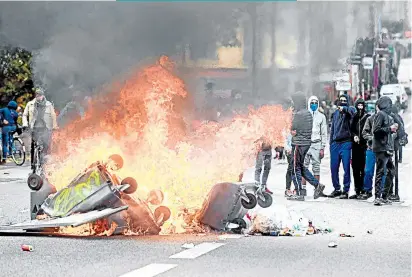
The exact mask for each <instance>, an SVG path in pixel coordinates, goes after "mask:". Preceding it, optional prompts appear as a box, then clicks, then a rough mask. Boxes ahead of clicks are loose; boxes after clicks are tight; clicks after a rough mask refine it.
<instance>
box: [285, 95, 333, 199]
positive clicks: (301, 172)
mask: <svg viewBox="0 0 412 277" xmlns="http://www.w3.org/2000/svg"><path fill="white" fill-rule="evenodd" d="M292 101H293V105H294V115H293V120H292V127H291V134H292V164H293V171H292V181H293V184H294V186H295V189H296V194H295V195H292V196H291V197H288V198H287V199H288V200H297V201H304V200H305V196H304V192H303V191H302V177H303V178H305V180H306V181H307V182H309V184H311V185H312V186H314V187H315V192H314V198H315V199H317V198H319V196H320V195H321V194H322V193H323V190H324V189H325V186H324V185H322V184H320V183H319V181H318V180H316V179H315V177H314V176H313V175H312V173H311V172H310V171H309V169H307V168H306V167H305V166H304V161H305V157H306V153H308V150H309V148H310V144H311V137H312V126H313V117H312V115H311V114H310V111H309V110H308V109H307V108H306V97H305V95H304V94H303V93H296V94H294V95H293V96H292Z"/></svg>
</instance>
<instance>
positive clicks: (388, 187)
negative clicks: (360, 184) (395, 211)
mask: <svg viewBox="0 0 412 277" xmlns="http://www.w3.org/2000/svg"><path fill="white" fill-rule="evenodd" d="M390 116H391V117H392V118H393V120H394V122H395V123H396V124H398V130H397V131H396V133H395V135H394V136H393V138H394V140H393V147H394V153H395V155H396V154H397V153H399V154H400V153H401V152H400V151H401V147H402V146H401V143H400V141H401V140H402V138H404V137H405V135H406V133H405V124H404V122H403V119H402V117H401V116H400V115H399V114H398V109H397V108H396V106H395V105H393V106H392V109H391V113H390ZM399 159H401V158H400V155H399ZM398 163H399V161H398ZM397 166H398V165H397V164H396V156H395V169H394V170H397V168H396V167H397ZM394 170H393V171H394ZM389 173H391V177H392V176H394V175H395V176H397V175H396V174H397V173H395V172H392V171H389ZM386 197H387V198H388V200H390V201H399V200H400V198H399V195H398V193H397V191H395V194H394V193H393V178H386V180H385V188H384V193H383V198H386Z"/></svg>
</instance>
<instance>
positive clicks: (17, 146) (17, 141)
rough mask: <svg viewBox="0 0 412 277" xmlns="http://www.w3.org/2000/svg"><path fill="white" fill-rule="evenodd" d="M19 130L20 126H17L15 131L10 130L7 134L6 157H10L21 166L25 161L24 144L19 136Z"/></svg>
mask: <svg viewBox="0 0 412 277" xmlns="http://www.w3.org/2000/svg"><path fill="white" fill-rule="evenodd" d="M20 130H21V129H20V127H17V130H16V131H13V132H10V134H9V143H8V145H9V151H8V152H9V156H8V157H7V158H9V157H11V158H12V160H13V161H14V163H15V164H16V165H18V166H22V165H23V164H24V163H25V161H26V146H25V145H24V142H23V140H22V139H21V138H20V136H19V135H20V134H21V131H20ZM19 133H20V134H19ZM16 134H17V135H16ZM0 137H1V134H0ZM4 158H6V157H4Z"/></svg>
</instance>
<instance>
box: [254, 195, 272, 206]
mask: <svg viewBox="0 0 412 277" xmlns="http://www.w3.org/2000/svg"><path fill="white" fill-rule="evenodd" d="M262 195H263V196H264V197H265V200H262V199H260V197H258V200H257V201H258V204H259V206H261V207H262V208H269V207H270V206H272V203H273V198H272V195H270V194H269V193H267V192H264V193H262Z"/></svg>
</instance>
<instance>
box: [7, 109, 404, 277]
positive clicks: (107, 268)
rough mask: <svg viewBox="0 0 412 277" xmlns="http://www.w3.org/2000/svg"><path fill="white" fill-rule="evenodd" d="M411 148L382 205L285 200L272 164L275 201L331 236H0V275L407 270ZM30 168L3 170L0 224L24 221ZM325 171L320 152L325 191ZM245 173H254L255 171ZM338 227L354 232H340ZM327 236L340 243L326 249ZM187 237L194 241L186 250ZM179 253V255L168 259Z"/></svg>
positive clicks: (279, 169) (163, 276)
mask: <svg viewBox="0 0 412 277" xmlns="http://www.w3.org/2000/svg"><path fill="white" fill-rule="evenodd" d="M404 118H405V121H406V125H407V126H408V133H412V132H411V128H410V122H411V118H410V114H409V113H408V114H405V115H404ZM411 150H412V145H408V146H407V147H406V149H405V150H404V163H403V164H402V165H401V166H400V177H399V178H400V195H401V198H402V199H403V200H405V201H406V202H405V203H404V204H403V205H400V204H393V205H391V206H383V207H375V206H373V205H372V204H371V203H368V202H359V201H356V200H335V199H321V201H320V202H311V201H307V202H305V203H300V202H299V203H296V202H293V203H291V202H287V201H286V200H285V199H284V198H283V192H284V173H285V167H286V165H285V164H278V163H276V162H274V164H273V167H272V168H273V170H272V172H271V174H270V179H269V186H270V188H271V189H272V190H273V191H274V192H275V194H276V195H275V202H276V204H283V205H287V206H288V207H289V208H291V209H299V210H302V211H303V212H304V214H305V215H306V216H308V217H310V218H311V219H312V220H313V223H314V224H315V225H316V223H317V222H320V221H322V222H326V223H327V224H328V225H329V226H330V227H331V228H332V229H333V232H332V233H331V234H327V235H314V236H306V237H262V236H249V237H245V236H235V237H233V236H232V237H230V238H226V239H223V238H221V237H219V235H216V234H213V235H169V236H155V237H142V236H140V237H138V236H134V237H132V236H127V237H109V238H107V237H100V238H61V237H47V236H46V237H39V236H17V235H8V236H5V235H0V268H1V270H0V276H45V277H47V276H53V277H55V276H67V277H68V276H76V277H81V276H88V277H90V276H101V277H104V276H107V277H117V276H122V275H123V274H126V273H129V275H125V276H129V277H133V276H138V277H148V276H160V277H178V276H215V277H220V276H222V277H223V276H224V277H228V276H244V277H250V276H256V275H258V276H275V275H276V276H289V277H292V276H302V275H305V276H349V275H350V276H352V277H354V276H362V277H366V276H373V277H379V276H397V277H403V276H405V277H406V276H411V207H410V206H409V204H410V203H411V202H410V200H411V199H412V197H411V191H412V190H411V188H410V182H409V180H410V176H411V174H410V172H411V158H410V157H411ZM27 172H28V169H27V167H26V168H25V167H22V168H16V167H13V166H6V167H2V168H0V224H8V223H12V222H13V223H14V222H19V221H22V220H25V219H28V216H29V211H28V203H29V189H28V187H27V185H26V184H25V178H26V177H27ZM329 174H330V173H329V170H328V158H327V157H325V160H324V161H323V165H322V173H321V176H322V178H323V180H324V183H325V184H326V186H327V189H326V192H329V191H331V190H332V185H331V181H330V175H329ZM245 177H246V178H251V177H252V171H249V172H247V174H246V175H245ZM311 193H312V191H311V190H309V192H308V194H309V195H310V194H311ZM308 200H310V197H308ZM367 231H372V234H368V233H367ZM339 233H347V234H351V235H353V236H354V237H346V238H341V237H339ZM331 241H334V242H336V243H337V244H338V247H337V248H328V243H329V242H331ZM185 243H194V245H196V246H195V247H194V248H192V249H189V250H186V251H185V249H183V248H182V245H183V244H185ZM21 244H30V245H32V246H33V247H34V251H33V252H23V251H22V250H21V249H20V246H21ZM182 251H185V252H183V253H181V252H182ZM177 253H180V254H179V256H178V257H177V258H173V257H172V256H173V255H175V254H177ZM200 254H203V255H200ZM198 255H200V256H198ZM171 257H172V258H171ZM179 257H180V258H179Z"/></svg>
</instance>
